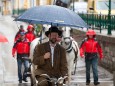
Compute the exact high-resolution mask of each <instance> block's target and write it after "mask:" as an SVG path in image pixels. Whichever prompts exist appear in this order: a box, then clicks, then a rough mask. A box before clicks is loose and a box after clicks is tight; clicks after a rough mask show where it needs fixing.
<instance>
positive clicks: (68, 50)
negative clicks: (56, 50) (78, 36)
mask: <svg viewBox="0 0 115 86" xmlns="http://www.w3.org/2000/svg"><path fill="white" fill-rule="evenodd" d="M63 39H64V40H65V39H70V37H64V38H63ZM70 40H71V39H70ZM71 46H72V41H70V45H69V47H68V48H67V49H66V51H67V52H68V53H70V52H71V51H72V49H73V47H71Z"/></svg>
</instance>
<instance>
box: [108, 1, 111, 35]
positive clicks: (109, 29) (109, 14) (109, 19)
mask: <svg viewBox="0 0 115 86" xmlns="http://www.w3.org/2000/svg"><path fill="white" fill-rule="evenodd" d="M108 7H109V10H108V35H111V0H109V6H108Z"/></svg>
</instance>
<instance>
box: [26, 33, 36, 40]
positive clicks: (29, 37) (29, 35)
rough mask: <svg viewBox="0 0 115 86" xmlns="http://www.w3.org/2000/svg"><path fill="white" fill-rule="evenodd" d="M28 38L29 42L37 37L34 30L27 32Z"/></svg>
mask: <svg viewBox="0 0 115 86" xmlns="http://www.w3.org/2000/svg"><path fill="white" fill-rule="evenodd" d="M26 38H27V39H28V40H29V42H32V41H33V40H34V39H35V38H36V36H35V34H34V32H33V31H32V32H27V33H26Z"/></svg>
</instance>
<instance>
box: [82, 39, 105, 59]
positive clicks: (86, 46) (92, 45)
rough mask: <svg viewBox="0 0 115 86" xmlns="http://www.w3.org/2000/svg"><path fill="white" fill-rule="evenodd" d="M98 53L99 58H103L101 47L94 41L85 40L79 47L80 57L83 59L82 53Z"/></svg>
mask: <svg viewBox="0 0 115 86" xmlns="http://www.w3.org/2000/svg"><path fill="white" fill-rule="evenodd" d="M85 52H86V53H99V55H100V58H103V52H102V49H101V46H100V45H99V43H98V42H97V41H96V39H94V38H92V39H87V38H86V39H85V40H83V42H82V44H81V46H80V56H81V57H83V56H84V53H85Z"/></svg>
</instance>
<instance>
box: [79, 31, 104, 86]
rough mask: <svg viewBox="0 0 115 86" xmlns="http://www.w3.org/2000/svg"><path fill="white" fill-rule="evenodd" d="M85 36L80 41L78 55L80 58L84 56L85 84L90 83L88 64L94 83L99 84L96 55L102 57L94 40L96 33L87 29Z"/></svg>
mask: <svg viewBox="0 0 115 86" xmlns="http://www.w3.org/2000/svg"><path fill="white" fill-rule="evenodd" d="M86 36H87V38H85V39H84V40H83V41H82V44H81V46H80V56H81V57H82V58H84V57H85V64H86V85H89V84H90V66H91V65H92V70H93V77H94V85H98V84H100V82H98V70H97V66H98V55H97V54H99V56H100V59H102V58H103V52H102V48H101V46H100V44H99V43H98V41H97V40H96V38H95V36H96V33H95V31H94V30H88V31H87V32H86Z"/></svg>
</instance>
